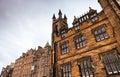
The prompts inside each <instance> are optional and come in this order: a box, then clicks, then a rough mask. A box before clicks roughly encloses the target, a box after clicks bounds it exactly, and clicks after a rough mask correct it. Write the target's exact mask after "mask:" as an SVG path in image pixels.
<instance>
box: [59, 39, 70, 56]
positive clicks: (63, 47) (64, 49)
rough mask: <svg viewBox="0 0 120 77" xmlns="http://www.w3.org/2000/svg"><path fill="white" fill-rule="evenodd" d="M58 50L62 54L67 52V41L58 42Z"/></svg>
mask: <svg viewBox="0 0 120 77" xmlns="http://www.w3.org/2000/svg"><path fill="white" fill-rule="evenodd" d="M60 51H61V54H62V55H63V54H66V53H68V52H69V41H64V42H62V43H60Z"/></svg>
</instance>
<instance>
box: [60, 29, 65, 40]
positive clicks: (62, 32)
mask: <svg viewBox="0 0 120 77" xmlns="http://www.w3.org/2000/svg"><path fill="white" fill-rule="evenodd" d="M60 34H61V37H62V38H63V37H65V34H66V30H65V29H63V30H61V32H60Z"/></svg>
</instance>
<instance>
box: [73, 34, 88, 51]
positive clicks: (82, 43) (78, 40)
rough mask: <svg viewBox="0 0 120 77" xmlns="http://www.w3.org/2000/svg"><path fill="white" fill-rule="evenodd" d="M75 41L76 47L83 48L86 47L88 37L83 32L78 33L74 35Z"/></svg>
mask: <svg viewBox="0 0 120 77" xmlns="http://www.w3.org/2000/svg"><path fill="white" fill-rule="evenodd" d="M74 43H75V48H76V49H81V48H84V47H86V39H85V36H84V35H83V34H79V35H76V36H75V37H74Z"/></svg>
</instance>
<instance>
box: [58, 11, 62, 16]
mask: <svg viewBox="0 0 120 77" xmlns="http://www.w3.org/2000/svg"><path fill="white" fill-rule="evenodd" d="M58 15H59V18H62V12H61V10H60V9H59V13H58Z"/></svg>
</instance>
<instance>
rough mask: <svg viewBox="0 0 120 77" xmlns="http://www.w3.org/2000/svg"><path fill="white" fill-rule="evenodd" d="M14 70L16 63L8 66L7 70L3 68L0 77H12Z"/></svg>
mask: <svg viewBox="0 0 120 77" xmlns="http://www.w3.org/2000/svg"><path fill="white" fill-rule="evenodd" d="M13 69H14V63H11V64H10V65H7V66H6V68H4V67H3V69H2V71H1V75H0V77H12V73H13Z"/></svg>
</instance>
